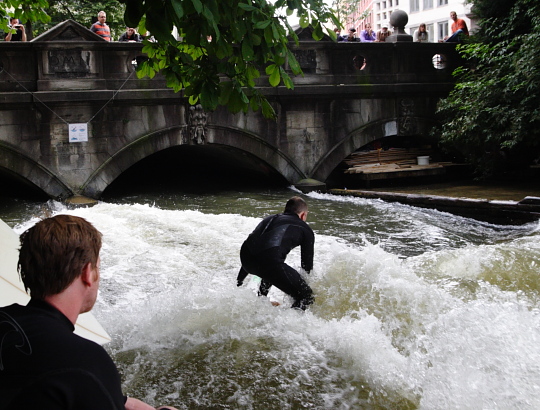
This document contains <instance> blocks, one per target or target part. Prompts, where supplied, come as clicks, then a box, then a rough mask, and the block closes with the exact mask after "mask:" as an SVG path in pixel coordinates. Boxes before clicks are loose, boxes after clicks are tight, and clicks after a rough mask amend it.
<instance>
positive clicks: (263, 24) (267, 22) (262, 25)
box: [253, 20, 272, 30]
mask: <svg viewBox="0 0 540 410" xmlns="http://www.w3.org/2000/svg"><path fill="white" fill-rule="evenodd" d="M270 23H272V20H263V21H258V22H257V23H255V25H254V26H253V28H254V29H261V30H264V29H265V28H266V27H268V26H269V25H270Z"/></svg>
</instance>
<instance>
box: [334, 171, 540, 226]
mask: <svg viewBox="0 0 540 410" xmlns="http://www.w3.org/2000/svg"><path fill="white" fill-rule="evenodd" d="M330 192H331V193H333V194H335V195H351V196H357V197H363V198H378V199H382V200H384V201H388V202H399V203H403V204H407V205H412V206H418V207H422V208H430V209H437V210H439V211H443V212H450V213H453V214H456V215H461V216H465V217H469V218H474V219H477V220H481V221H486V222H491V223H497V224H512V225H513V224H523V223H528V222H532V221H537V220H540V184H538V183H534V181H532V180H528V181H512V182H506V181H505V182H498V183H495V182H484V183H478V182H469V181H459V182H446V183H434V184H423V185H408V186H391V187H379V188H364V189H331V190H330Z"/></svg>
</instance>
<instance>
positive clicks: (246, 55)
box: [242, 39, 253, 61]
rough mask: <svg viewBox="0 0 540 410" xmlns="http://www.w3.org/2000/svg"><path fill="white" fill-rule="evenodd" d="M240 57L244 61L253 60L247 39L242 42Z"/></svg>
mask: <svg viewBox="0 0 540 410" xmlns="http://www.w3.org/2000/svg"><path fill="white" fill-rule="evenodd" d="M242 57H244V60H246V61H251V60H253V48H252V47H251V44H249V41H248V40H247V39H245V40H244V41H242Z"/></svg>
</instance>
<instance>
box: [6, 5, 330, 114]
mask: <svg viewBox="0 0 540 410" xmlns="http://www.w3.org/2000/svg"><path fill="white" fill-rule="evenodd" d="M49 3H50V4H51V7H50V8H49ZM120 3H123V4H120ZM123 6H125V15H124V22H125V25H128V26H130V27H138V29H139V32H140V33H142V34H144V33H146V32H147V31H149V32H150V33H151V34H152V36H153V37H154V38H155V40H157V41H156V42H149V41H145V45H144V49H143V50H144V52H145V53H147V55H148V57H149V59H148V60H147V61H145V62H144V63H142V64H141V65H140V66H139V68H138V70H137V75H138V76H139V77H144V76H148V77H150V78H152V77H154V76H155V75H156V73H158V72H160V73H161V74H162V75H164V76H165V78H166V80H167V85H168V86H169V87H171V88H173V89H174V90H175V91H177V92H179V91H181V90H182V91H183V93H184V95H185V96H186V97H188V98H189V102H190V103H191V104H201V105H202V106H203V108H204V109H205V110H214V109H215V108H217V106H218V105H224V106H227V107H228V108H229V110H231V111H232V112H234V113H235V112H239V111H244V112H246V111H247V110H249V109H250V108H251V109H252V110H254V111H256V110H258V109H261V110H262V113H263V115H265V116H266V117H268V118H272V117H274V116H275V112H274V109H273V108H272V106H271V105H270V103H269V102H268V101H267V100H266V98H265V97H264V96H263V95H262V94H261V93H260V91H258V90H257V89H256V88H255V84H256V81H257V79H258V78H259V77H260V76H261V73H265V74H266V75H268V82H269V84H270V85H271V86H274V87H275V86H278V85H280V84H283V85H285V86H286V87H287V88H293V82H292V80H291V78H290V77H289V72H292V73H293V74H296V75H298V74H301V73H302V71H301V69H300V65H299V64H298V62H297V61H296V59H295V57H294V55H293V54H292V53H291V51H290V50H289V47H288V46H289V39H292V40H293V41H296V42H297V41H298V37H297V36H296V34H295V32H294V30H293V28H292V27H291V26H290V25H289V23H288V21H287V17H289V16H291V15H294V14H296V16H297V17H298V18H299V21H300V26H301V27H303V28H305V27H308V26H311V27H312V29H313V34H312V35H313V38H314V39H317V40H319V39H321V38H323V36H324V32H325V31H326V32H327V34H328V35H330V36H331V37H332V38H335V33H334V32H333V31H332V29H331V26H330V28H324V27H323V26H322V23H323V22H325V21H332V23H333V25H338V24H339V23H338V21H337V19H336V18H335V16H334V15H333V14H332V13H331V12H330V10H329V9H328V7H327V6H326V4H325V3H324V1H322V0H277V1H276V2H275V3H273V4H272V3H271V2H269V1H266V0H119V1H101V2H98V1H97V2H94V3H90V2H85V1H77V2H75V1H71V0H59V1H53V0H51V1H50V2H47V1H46V0H5V1H3V2H2V3H0V12H2V13H3V15H5V16H7V15H10V16H14V17H18V18H20V19H21V21H22V22H23V23H27V30H28V22H32V23H34V24H37V23H38V22H39V23H40V24H43V25H42V26H41V27H42V29H43V30H45V29H47V28H48V24H49V23H51V24H52V23H53V22H56V21H51V18H50V16H49V14H47V13H50V14H51V15H54V16H55V20H56V18H59V19H65V18H74V19H75V20H76V21H78V22H79V23H81V24H83V25H85V26H87V27H89V26H90V24H89V23H90V19H91V17H92V16H94V15H97V12H98V11H100V10H104V11H105V12H107V21H108V22H113V23H114V24H116V25H121V26H122V27H124V24H121V23H120V22H119V17H118V10H120V8H121V7H123ZM13 10H14V11H13ZM45 11H47V13H46V12H45ZM7 23H8V21H7V20H1V21H0V29H3V30H7V29H8V28H7ZM173 26H175V27H176V28H177V29H178V33H179V38H180V39H181V40H177V39H176V38H174V37H173V35H172V34H171V33H172V30H173ZM38 27H39V24H38ZM112 28H113V29H114V28H115V27H114V25H113V27H112ZM36 34H39V32H38V33H36ZM118 34H119V33H115V35H118ZM288 70H290V71H288ZM260 85H264V83H261V84H260Z"/></svg>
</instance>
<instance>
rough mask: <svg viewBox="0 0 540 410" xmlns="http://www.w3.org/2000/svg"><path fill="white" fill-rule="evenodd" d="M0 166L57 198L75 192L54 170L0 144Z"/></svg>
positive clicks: (62, 197)
mask: <svg viewBox="0 0 540 410" xmlns="http://www.w3.org/2000/svg"><path fill="white" fill-rule="evenodd" d="M0 168H2V169H4V170H6V171H7V173H8V174H9V175H12V176H13V177H15V178H19V179H22V180H24V181H26V182H28V183H30V184H31V185H33V186H34V187H37V188H39V189H41V190H42V191H43V192H44V193H45V194H47V195H48V196H49V197H51V198H55V199H65V198H69V197H70V196H72V195H73V194H74V192H73V191H72V190H71V189H70V188H69V187H68V186H67V184H65V183H64V182H63V181H62V180H61V179H60V178H58V177H57V176H56V175H55V174H54V173H53V172H51V171H50V170H48V169H47V168H46V167H44V166H43V165H41V164H39V163H38V162H37V161H35V160H33V159H32V158H30V157H28V156H26V155H24V154H22V153H20V152H18V151H16V150H15V149H13V148H11V147H9V146H6V145H3V144H1V145H0Z"/></svg>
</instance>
